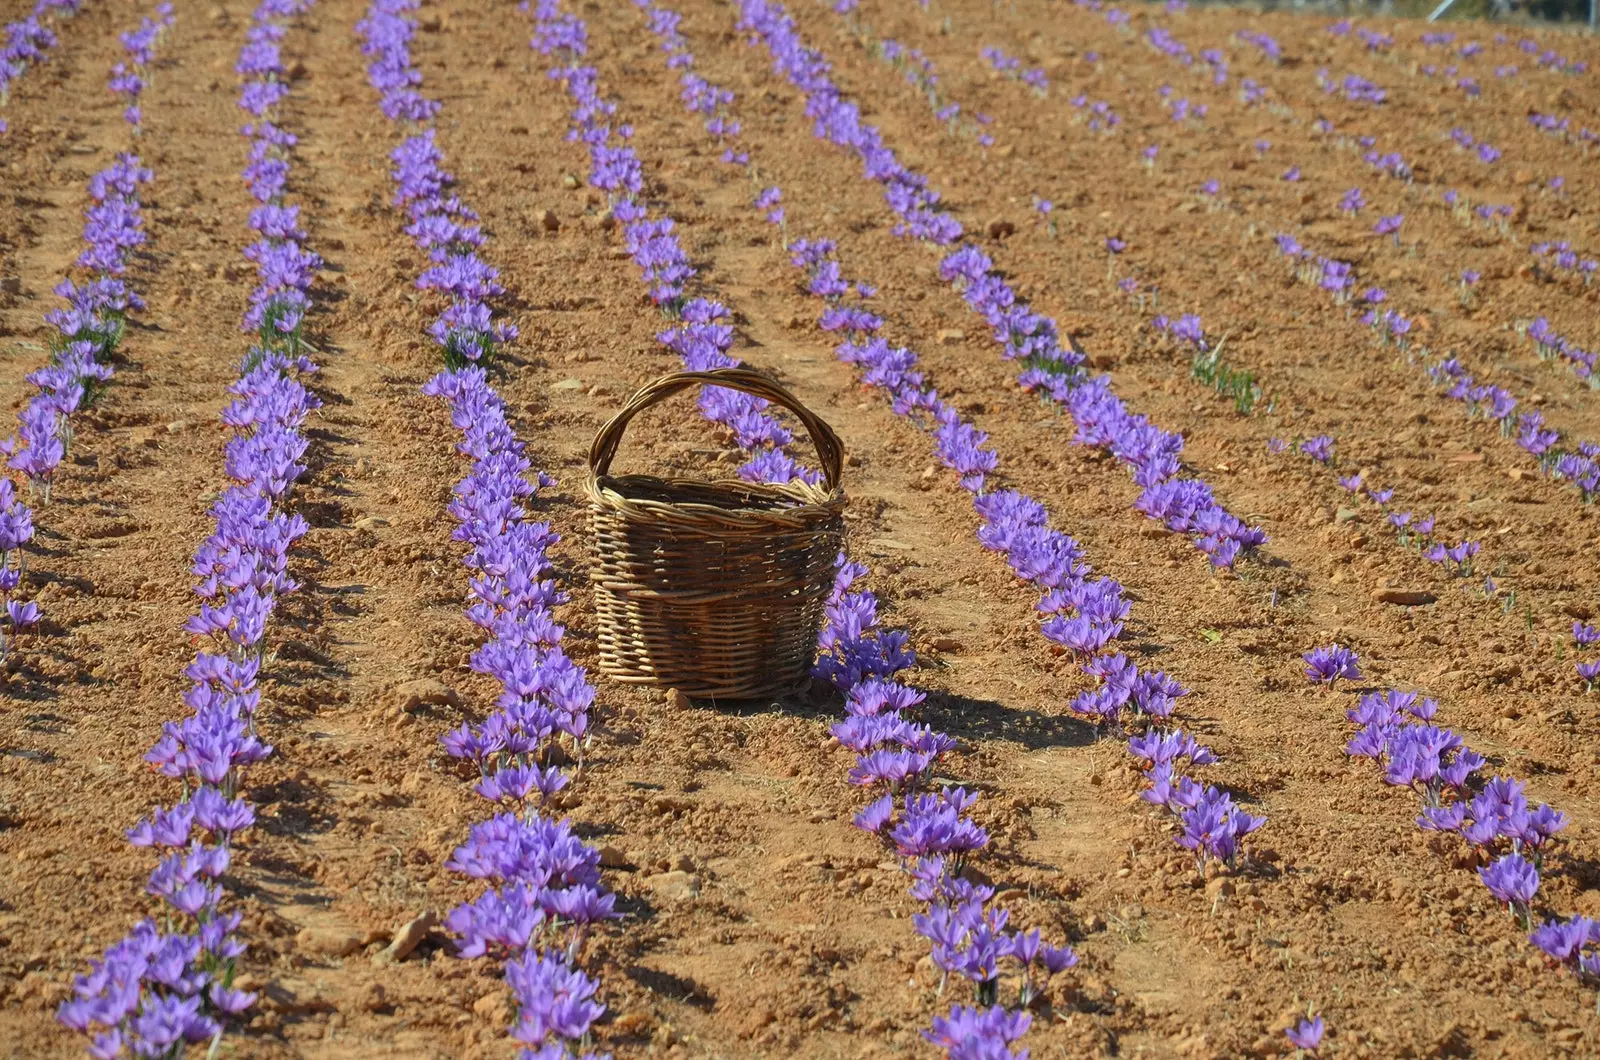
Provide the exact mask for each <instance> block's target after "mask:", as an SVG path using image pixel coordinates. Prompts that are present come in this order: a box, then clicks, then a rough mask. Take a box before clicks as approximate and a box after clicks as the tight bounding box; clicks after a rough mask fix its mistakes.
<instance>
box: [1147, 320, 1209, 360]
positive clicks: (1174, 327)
mask: <svg viewBox="0 0 1600 1060" xmlns="http://www.w3.org/2000/svg"><path fill="white" fill-rule="evenodd" d="M1150 326H1151V327H1153V328H1155V329H1156V330H1157V331H1160V332H1163V333H1165V334H1167V335H1171V336H1172V338H1173V339H1174V340H1175V341H1176V342H1178V343H1179V344H1180V345H1184V346H1187V347H1189V349H1190V351H1191V352H1193V353H1204V352H1205V351H1206V350H1207V349H1208V348H1209V346H1208V344H1207V343H1206V333H1205V329H1204V328H1203V327H1202V326H1201V324H1200V316H1199V314H1197V313H1184V314H1183V315H1181V316H1179V317H1178V319H1176V320H1173V319H1171V318H1170V317H1168V316H1167V315H1166V314H1164V313H1163V314H1161V315H1160V316H1157V317H1156V318H1155V319H1153V320H1151V321H1150Z"/></svg>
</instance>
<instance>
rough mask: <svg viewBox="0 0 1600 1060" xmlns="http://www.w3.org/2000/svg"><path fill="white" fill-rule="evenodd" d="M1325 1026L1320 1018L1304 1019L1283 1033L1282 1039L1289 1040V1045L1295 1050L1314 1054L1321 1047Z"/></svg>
mask: <svg viewBox="0 0 1600 1060" xmlns="http://www.w3.org/2000/svg"><path fill="white" fill-rule="evenodd" d="M1324 1029H1325V1026H1324V1024H1323V1022H1322V1017H1321V1016H1318V1017H1317V1018H1316V1019H1305V1020H1301V1021H1300V1022H1299V1023H1297V1024H1295V1025H1294V1026H1293V1027H1290V1028H1289V1029H1288V1030H1286V1031H1284V1032H1283V1033H1284V1037H1286V1038H1288V1039H1289V1044H1290V1045H1292V1046H1294V1047H1295V1048H1296V1049H1300V1050H1304V1051H1305V1052H1308V1053H1314V1052H1316V1051H1317V1050H1318V1049H1319V1048H1320V1047H1321V1046H1322V1035H1323V1031H1324Z"/></svg>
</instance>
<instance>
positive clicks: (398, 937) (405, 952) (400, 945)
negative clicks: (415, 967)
mask: <svg viewBox="0 0 1600 1060" xmlns="http://www.w3.org/2000/svg"><path fill="white" fill-rule="evenodd" d="M434 922H435V921H434V916H433V912H432V911H431V910H430V911H428V912H424V913H422V914H421V915H420V916H415V917H412V918H411V919H410V920H408V921H406V922H405V923H404V924H403V925H401V927H400V930H399V931H396V932H395V934H394V941H393V942H391V943H389V945H388V947H387V948H385V949H383V950H380V951H379V952H378V954H377V955H376V956H375V957H373V958H372V963H373V964H377V965H384V964H393V963H394V962H396V961H403V960H405V959H406V958H407V957H409V956H411V951H412V950H414V949H416V948H417V947H418V946H419V945H421V944H422V940H423V939H424V938H426V937H427V935H428V931H429V930H430V929H431V928H432V927H433V925H434Z"/></svg>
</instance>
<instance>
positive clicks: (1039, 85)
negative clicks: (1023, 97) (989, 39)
mask: <svg viewBox="0 0 1600 1060" xmlns="http://www.w3.org/2000/svg"><path fill="white" fill-rule="evenodd" d="M979 54H980V55H982V56H983V60H984V62H986V63H988V64H989V65H990V66H992V67H994V68H995V69H996V70H998V71H1000V72H1001V73H1002V74H1005V75H1006V76H1007V77H1014V78H1016V79H1017V80H1019V81H1021V82H1022V83H1023V84H1025V85H1027V86H1028V87H1029V88H1031V89H1033V90H1034V92H1036V93H1038V94H1039V95H1041V96H1043V95H1045V94H1047V93H1048V92H1049V90H1050V78H1049V76H1048V75H1047V74H1046V73H1045V72H1044V70H1043V68H1041V67H1038V66H1029V67H1024V66H1023V65H1022V60H1021V59H1019V58H1017V57H1016V56H1015V55H1009V54H1007V53H1006V51H1005V49H1004V48H995V47H984V48H982V49H981V50H980V51H979Z"/></svg>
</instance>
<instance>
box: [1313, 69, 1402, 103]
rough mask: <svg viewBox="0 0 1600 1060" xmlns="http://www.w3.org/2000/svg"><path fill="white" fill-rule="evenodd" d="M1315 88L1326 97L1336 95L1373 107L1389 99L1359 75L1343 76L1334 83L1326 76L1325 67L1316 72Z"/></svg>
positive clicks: (1384, 92)
mask: <svg viewBox="0 0 1600 1060" xmlns="http://www.w3.org/2000/svg"><path fill="white" fill-rule="evenodd" d="M1317 86H1318V87H1319V88H1321V89H1322V91H1323V92H1325V93H1327V94H1328V95H1334V94H1335V93H1337V94H1338V95H1340V96H1343V97H1344V98H1345V99H1347V100H1349V101H1350V102H1351V103H1370V104H1371V105H1372V106H1374V107H1376V106H1379V105H1381V104H1382V103H1383V101H1384V100H1386V99H1388V98H1389V93H1387V92H1386V91H1384V90H1383V89H1381V88H1379V87H1378V86H1377V85H1375V84H1374V83H1372V82H1371V81H1369V80H1367V79H1366V78H1364V77H1362V76H1361V75H1360V74H1345V75H1344V77H1343V78H1342V79H1341V80H1337V81H1336V80H1334V79H1333V78H1332V77H1329V76H1328V70H1327V67H1323V68H1322V69H1321V70H1318V71H1317Z"/></svg>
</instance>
